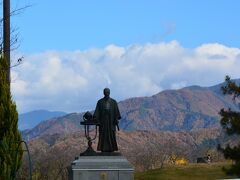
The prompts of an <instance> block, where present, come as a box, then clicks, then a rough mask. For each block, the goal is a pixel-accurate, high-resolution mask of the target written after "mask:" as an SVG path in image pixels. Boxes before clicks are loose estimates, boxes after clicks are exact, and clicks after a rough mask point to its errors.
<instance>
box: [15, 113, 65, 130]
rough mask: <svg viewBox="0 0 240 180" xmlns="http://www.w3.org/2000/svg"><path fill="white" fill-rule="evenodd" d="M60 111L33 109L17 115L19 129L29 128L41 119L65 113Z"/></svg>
mask: <svg viewBox="0 0 240 180" xmlns="http://www.w3.org/2000/svg"><path fill="white" fill-rule="evenodd" d="M65 114H66V113H65V112H62V111H47V110H35V111H31V112H27V113H23V114H20V115H19V123H18V124H19V126H18V128H19V129H20V130H26V129H31V128H33V127H35V126H36V125H38V124H39V123H40V122H42V121H43V120H47V119H51V118H54V117H59V116H63V115H65Z"/></svg>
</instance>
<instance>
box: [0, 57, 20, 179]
mask: <svg viewBox="0 0 240 180" xmlns="http://www.w3.org/2000/svg"><path fill="white" fill-rule="evenodd" d="M8 68H9V66H8V64H7V62H6V60H5V58H3V57H2V56H0V179H1V180H2V179H4V180H8V179H13V177H14V173H15V172H14V171H15V169H16V170H18V169H19V168H20V165H21V159H22V150H21V147H20V151H19V152H18V155H17V156H16V154H17V153H16V150H17V146H18V142H19V141H21V134H20V132H19V130H18V113H17V110H16V105H15V103H14V102H13V100H12V97H11V92H10V87H9V83H8V80H7V69H8Z"/></svg>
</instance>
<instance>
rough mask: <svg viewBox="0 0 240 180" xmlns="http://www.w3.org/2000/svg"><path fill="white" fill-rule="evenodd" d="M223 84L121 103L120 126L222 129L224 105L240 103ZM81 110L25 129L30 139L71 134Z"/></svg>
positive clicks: (154, 128) (78, 119)
mask: <svg viewBox="0 0 240 180" xmlns="http://www.w3.org/2000/svg"><path fill="white" fill-rule="evenodd" d="M221 85H222V84H220V85H216V86H213V87H209V88H206V87H199V86H191V87H186V88H183V89H180V90H166V91H162V92H160V93H158V94H156V95H153V96H151V97H138V98H131V99H127V100H124V101H121V102H119V109H120V112H121V115H122V119H121V120H120V129H123V130H125V131H133V130H148V131H159V130H160V131H172V132H178V131H190V130H193V129H199V128H218V127H220V124H219V115H218V112H219V111H220V109H221V108H229V107H230V108H232V109H238V105H237V102H236V103H235V104H234V103H233V101H232V98H231V97H229V96H224V95H222V94H221V91H220V87H221ZM81 120H82V114H81V113H72V114H68V115H66V116H63V117H59V118H54V119H51V120H47V121H43V122H41V123H40V124H39V125H37V126H36V127H35V128H33V129H30V130H26V131H23V136H24V137H25V138H26V139H28V138H30V139H31V138H34V137H38V136H41V135H44V134H56V133H60V134H68V133H73V132H77V131H79V130H80V129H81V127H80V125H79V122H80V121H81Z"/></svg>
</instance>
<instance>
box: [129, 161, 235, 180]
mask: <svg viewBox="0 0 240 180" xmlns="http://www.w3.org/2000/svg"><path fill="white" fill-rule="evenodd" d="M229 165H230V163H212V164H189V165H186V166H169V167H164V168H162V169H155V170H150V171H147V172H136V173H135V175H134V176H135V178H134V179H135V180H161V179H168V180H172V179H177V180H188V179H190V180H191V179H192V180H193V179H194V180H200V179H201V180H208V179H224V178H226V179H227V178H234V177H233V176H226V175H225V173H224V172H223V171H222V167H223V166H225V167H228V166H229Z"/></svg>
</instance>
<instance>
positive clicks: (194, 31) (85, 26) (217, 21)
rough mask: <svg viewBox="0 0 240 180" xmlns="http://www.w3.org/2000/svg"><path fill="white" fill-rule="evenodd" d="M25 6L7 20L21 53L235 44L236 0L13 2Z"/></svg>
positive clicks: (238, 38) (239, 39)
mask: <svg viewBox="0 0 240 180" xmlns="http://www.w3.org/2000/svg"><path fill="white" fill-rule="evenodd" d="M12 2H13V1H12ZM15 3H16V4H15ZM29 4H30V5H32V7H30V8H28V9H27V10H25V12H24V13H22V14H21V15H19V16H15V17H14V18H13V21H12V25H13V26H16V27H18V28H19V32H20V40H21V44H20V50H21V51H22V52H25V53H33V52H34V53H35V52H42V51H46V50H49V49H54V50H77V49H81V50H84V49H89V48H92V47H97V48H101V47H105V46H107V45H109V44H116V45H118V46H127V45H131V44H143V43H149V42H151V43H156V42H159V41H171V40H177V41H179V42H180V43H181V44H182V45H183V46H184V47H188V48H193V47H197V46H199V45H201V44H204V43H221V44H225V45H227V46H233V47H238V46H239V45H240V25H239V19H238V18H239V17H240V16H239V7H240V1H238V0H200V1H196V0H182V1H179V0H148V1H146V0H141V1H139V0H131V1H130V0H118V1H117V0H101V1H99V0H95V1H94V0H89V1H82V0H71V1H63V0H61V1H59V0H50V1H49V0H41V1H39V0H38V1H37V0H16V1H15V2H13V3H12V8H14V7H16V6H17V7H21V6H24V5H29Z"/></svg>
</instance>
